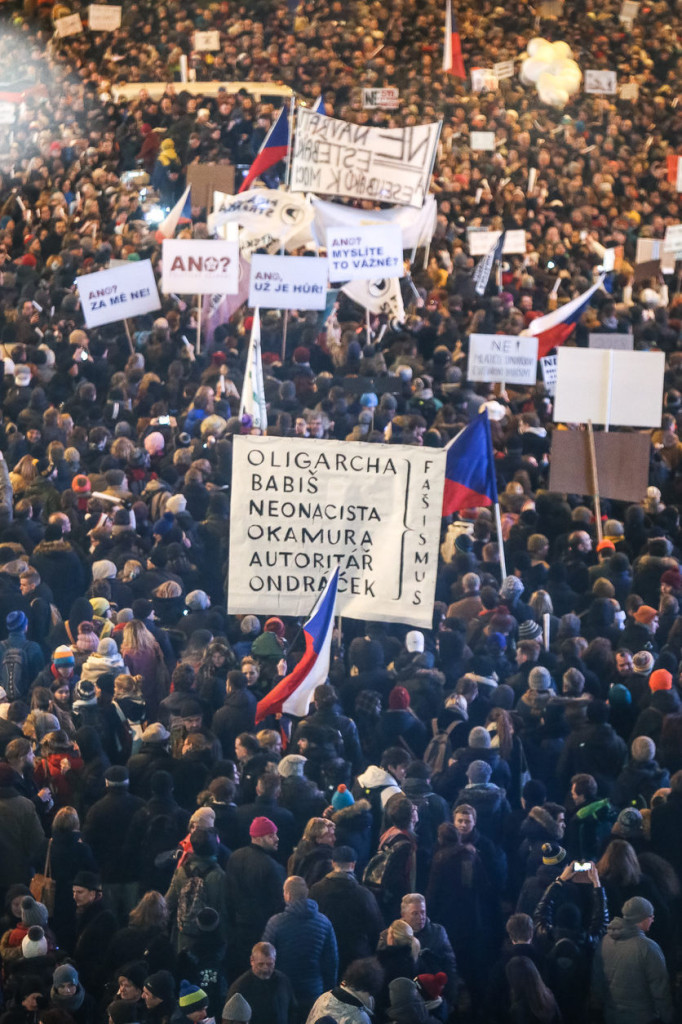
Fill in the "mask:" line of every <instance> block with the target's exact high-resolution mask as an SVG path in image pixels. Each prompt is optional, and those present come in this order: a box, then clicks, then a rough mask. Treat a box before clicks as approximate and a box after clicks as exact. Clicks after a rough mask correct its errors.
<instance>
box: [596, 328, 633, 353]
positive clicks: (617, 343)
mask: <svg viewBox="0 0 682 1024" xmlns="http://www.w3.org/2000/svg"><path fill="white" fill-rule="evenodd" d="M634 345H635V339H634V338H633V336H632V335H631V334H620V333H619V332H617V331H614V332H613V334H609V332H608V331H606V332H599V331H597V332H595V333H590V335H589V346H588V347H589V348H614V349H616V348H617V349H619V350H620V351H623V352H632V350H633V348H634Z"/></svg>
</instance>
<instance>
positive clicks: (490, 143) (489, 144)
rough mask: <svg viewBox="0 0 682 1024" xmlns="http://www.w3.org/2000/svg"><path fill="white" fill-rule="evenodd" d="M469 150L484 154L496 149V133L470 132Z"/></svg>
mask: <svg viewBox="0 0 682 1024" xmlns="http://www.w3.org/2000/svg"><path fill="white" fill-rule="evenodd" d="M469 148H470V149H475V150H478V151H479V152H484V151H487V150H490V151H493V150H494V149H495V132H469Z"/></svg>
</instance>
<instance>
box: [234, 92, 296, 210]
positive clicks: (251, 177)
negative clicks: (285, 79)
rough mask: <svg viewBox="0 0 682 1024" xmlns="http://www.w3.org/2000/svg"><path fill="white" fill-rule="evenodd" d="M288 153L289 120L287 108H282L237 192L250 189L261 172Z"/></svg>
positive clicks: (283, 158) (284, 157)
mask: <svg viewBox="0 0 682 1024" xmlns="http://www.w3.org/2000/svg"><path fill="white" fill-rule="evenodd" d="M288 152H289V118H288V116H287V108H286V107H282V109H281V110H280V112H279V117H278V118H277V120H276V121H275V123H274V124H273V126H272V128H271V129H270V131H269V132H268V134H267V135H266V136H265V138H264V139H263V145H262V146H261V148H260V149H259V150H258V153H257V154H256V159H255V160H254V161H253V163H252V164H251V167H250V168H249V173H248V174H247V175H246V177H245V178H244V181H243V182H242V184H241V187H240V189H239V191H240V192H246V190H247V188H250V187H251V182H252V181H255V179H256V178H257V177H259V175H261V174H262V173H263V171H267V170H268V168H270V167H274V165H275V164H276V163H279V161H280V160H285V159H286V155H287V153H288Z"/></svg>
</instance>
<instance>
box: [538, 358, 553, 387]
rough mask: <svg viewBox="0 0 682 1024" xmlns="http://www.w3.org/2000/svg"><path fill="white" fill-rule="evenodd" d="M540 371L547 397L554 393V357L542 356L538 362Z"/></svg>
mask: <svg viewBox="0 0 682 1024" xmlns="http://www.w3.org/2000/svg"><path fill="white" fill-rule="evenodd" d="M540 370H541V372H542V379H543V381H544V383H545V388H546V389H547V393H548V394H549V395H553V394H555V392H556V356H543V357H542V359H541V360H540Z"/></svg>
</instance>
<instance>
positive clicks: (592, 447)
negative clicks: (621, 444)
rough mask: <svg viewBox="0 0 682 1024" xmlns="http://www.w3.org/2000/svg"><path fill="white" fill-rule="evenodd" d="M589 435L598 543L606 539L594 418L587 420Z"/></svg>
mask: <svg viewBox="0 0 682 1024" xmlns="http://www.w3.org/2000/svg"><path fill="white" fill-rule="evenodd" d="M587 436H588V438H589V443H590V475H591V477H592V494H593V496H594V516H595V519H596V520H597V543H598V544H601V542H602V540H603V539H604V537H603V534H602V529H601V501H600V498H599V475H598V473H597V449H596V448H595V445H594V429H593V427H592V420H588V421H587Z"/></svg>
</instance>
